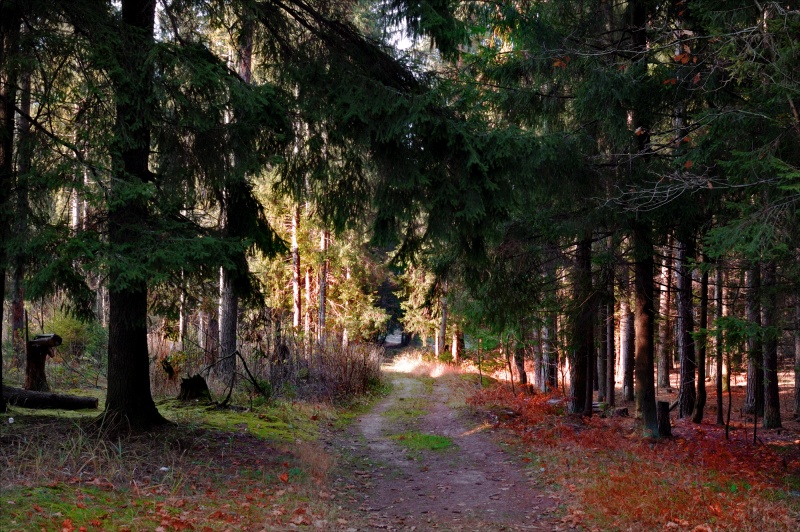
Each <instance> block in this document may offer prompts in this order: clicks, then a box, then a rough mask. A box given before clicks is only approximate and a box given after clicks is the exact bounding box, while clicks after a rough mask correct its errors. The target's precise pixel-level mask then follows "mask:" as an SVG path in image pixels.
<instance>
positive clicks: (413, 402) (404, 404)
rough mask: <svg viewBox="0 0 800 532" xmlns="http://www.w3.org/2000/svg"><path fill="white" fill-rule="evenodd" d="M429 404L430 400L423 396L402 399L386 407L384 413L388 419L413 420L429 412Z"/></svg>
mask: <svg viewBox="0 0 800 532" xmlns="http://www.w3.org/2000/svg"><path fill="white" fill-rule="evenodd" d="M401 399H402V398H401ZM427 404H428V401H427V400H426V399H424V398H421V397H412V398H409V399H402V400H400V401H398V402H397V403H395V404H394V405H392V407H391V408H388V409H386V411H385V412H383V414H382V415H383V416H384V417H385V418H387V419H391V420H397V421H408V420H413V419H415V418H418V417H421V416H424V415H425V414H427V413H428V412H427V410H426V406H427Z"/></svg>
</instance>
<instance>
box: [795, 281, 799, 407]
mask: <svg viewBox="0 0 800 532" xmlns="http://www.w3.org/2000/svg"><path fill="white" fill-rule="evenodd" d="M795 298H796V299H795V302H794V419H800V295H795Z"/></svg>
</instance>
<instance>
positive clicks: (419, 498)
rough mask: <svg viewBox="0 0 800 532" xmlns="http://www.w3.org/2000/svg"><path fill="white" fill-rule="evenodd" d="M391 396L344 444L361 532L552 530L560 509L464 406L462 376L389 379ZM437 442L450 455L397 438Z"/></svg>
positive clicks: (394, 375)
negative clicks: (362, 519)
mask: <svg viewBox="0 0 800 532" xmlns="http://www.w3.org/2000/svg"><path fill="white" fill-rule="evenodd" d="M388 375H389V376H390V378H391V380H392V384H393V391H392V393H391V394H390V395H389V396H388V397H386V398H385V399H384V400H383V401H381V402H380V403H379V404H378V405H377V406H376V407H375V408H374V409H373V410H372V411H371V412H370V413H368V414H366V415H364V416H362V417H361V418H359V420H358V421H357V422H356V423H355V424H354V426H353V427H352V429H351V430H350V432H349V433H348V435H347V441H346V442H343V445H344V452H345V453H346V454H349V455H350V458H351V460H352V462H351V464H352V465H353V466H354V468H355V471H354V472H353V475H352V478H349V479H347V480H344V479H341V480H340V481H341V482H344V483H349V485H348V486H346V487H347V488H349V489H350V493H351V499H350V501H351V503H353V504H355V506H356V508H357V509H358V510H360V511H361V512H363V513H364V515H365V516H366V519H367V523H368V524H367V525H366V526H364V527H361V528H360V529H361V530H373V529H384V530H385V529H388V530H430V529H437V530H470V531H471V530H487V531H488V530H553V529H556V528H559V527H558V524H560V522H558V521H556V520H553V519H552V517H551V513H552V512H553V511H554V510H555V508H556V504H555V501H554V500H553V499H552V498H550V497H549V496H548V494H546V493H545V492H543V491H542V490H541V488H537V486H536V480H537V479H536V477H535V473H534V472H533V471H525V470H524V469H523V468H522V467H520V466H521V462H520V460H519V459H515V460H512V457H511V456H510V455H508V454H507V453H506V452H505V451H504V450H503V449H502V448H501V446H500V445H499V444H498V443H497V442H496V441H495V440H494V439H493V437H492V435H491V434H490V432H491V428H490V427H489V426H488V425H487V424H486V423H484V422H483V420H482V419H480V416H476V415H474V414H472V413H471V412H470V410H469V409H468V407H466V406H464V403H463V397H464V396H465V391H464V387H465V384H464V381H463V380H462V379H461V378H460V377H459V376H458V375H452V374H451V375H445V376H442V377H439V378H437V379H433V378H430V377H424V376H422V377H419V376H417V377H415V376H413V375H411V374H408V373H401V372H397V371H394V372H392V371H391V369H390V372H389V373H388ZM409 432H413V433H423V434H435V435H439V436H445V437H448V438H450V439H451V440H452V442H453V444H454V445H453V446H451V447H449V448H447V449H440V450H436V451H432V450H421V451H415V450H409V449H408V448H407V447H405V446H403V445H401V443H402V442H401V441H398V438H397V437H398V435H401V434H408V433H409Z"/></svg>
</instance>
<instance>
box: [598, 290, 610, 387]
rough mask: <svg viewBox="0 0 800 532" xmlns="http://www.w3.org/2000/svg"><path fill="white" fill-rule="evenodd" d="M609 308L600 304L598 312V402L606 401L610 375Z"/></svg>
mask: <svg viewBox="0 0 800 532" xmlns="http://www.w3.org/2000/svg"><path fill="white" fill-rule="evenodd" d="M606 312H607V307H606V305H605V303H600V306H599V309H598V312H597V331H598V333H599V338H598V342H597V351H596V353H597V364H596V368H597V382H596V385H597V401H598V402H604V401H605V400H606V381H607V373H608V366H607V364H608V359H607V358H606V357H607V356H608V352H607V349H608V336H607V334H608V328H607V327H606V321H607V320H608V316H606Z"/></svg>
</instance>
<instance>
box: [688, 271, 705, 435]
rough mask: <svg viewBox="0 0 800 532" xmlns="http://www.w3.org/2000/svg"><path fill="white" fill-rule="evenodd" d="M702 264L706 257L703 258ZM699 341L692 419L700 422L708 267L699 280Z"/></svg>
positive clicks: (703, 390)
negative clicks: (695, 398)
mask: <svg viewBox="0 0 800 532" xmlns="http://www.w3.org/2000/svg"><path fill="white" fill-rule="evenodd" d="M703 262H704V263H705V264H704V266H707V263H708V259H707V258H704V260H703ZM698 326H699V328H700V343H699V344H698V345H697V400H696V401H695V403H694V411H693V412H692V421H693V422H694V423H702V421H703V413H704V412H703V411H704V410H705V407H706V348H707V345H708V336H707V334H706V330H707V329H708V268H703V274H702V277H701V280H700V323H699V324H698Z"/></svg>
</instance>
